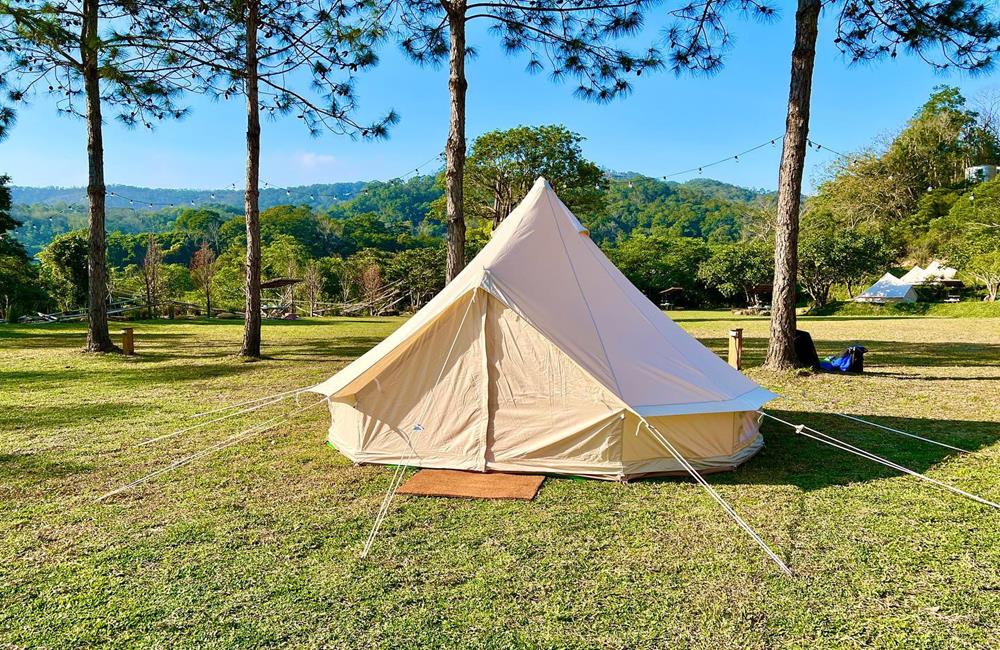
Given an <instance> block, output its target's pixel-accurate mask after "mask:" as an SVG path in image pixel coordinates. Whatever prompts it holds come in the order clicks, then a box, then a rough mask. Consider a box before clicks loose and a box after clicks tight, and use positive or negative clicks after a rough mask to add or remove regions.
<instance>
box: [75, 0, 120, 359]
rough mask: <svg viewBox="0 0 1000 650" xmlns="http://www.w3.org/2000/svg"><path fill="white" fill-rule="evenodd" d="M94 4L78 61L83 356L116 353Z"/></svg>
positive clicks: (87, 5)
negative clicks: (83, 131) (84, 234)
mask: <svg viewBox="0 0 1000 650" xmlns="http://www.w3.org/2000/svg"><path fill="white" fill-rule="evenodd" d="M97 26H98V0H85V2H84V3H83V25H82V28H81V30H80V60H81V62H82V63H83V87H84V93H85V94H86V96H87V204H88V221H89V224H88V226H89V227H88V239H87V285H88V286H87V347H86V348H84V350H85V351H86V352H114V351H116V350H118V348H117V347H116V346H115V344H114V343H112V342H111V335H110V334H109V333H108V260H107V250H106V249H107V244H106V241H105V233H104V216H105V197H106V192H107V190H106V189H105V187H104V134H103V131H102V129H103V125H102V118H101V78H100V72H99V70H98V67H97V66H98V60H97V49H96V45H95V43H96V39H97Z"/></svg>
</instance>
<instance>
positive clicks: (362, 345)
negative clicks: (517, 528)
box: [268, 336, 383, 361]
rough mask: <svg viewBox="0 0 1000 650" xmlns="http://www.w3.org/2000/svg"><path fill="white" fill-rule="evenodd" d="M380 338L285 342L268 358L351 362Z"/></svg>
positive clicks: (351, 337)
mask: <svg viewBox="0 0 1000 650" xmlns="http://www.w3.org/2000/svg"><path fill="white" fill-rule="evenodd" d="M382 339H383V337H380V336H337V337H334V338H329V339H303V340H302V341H296V342H295V344H294V345H290V344H289V343H288V342H285V343H284V344H283V345H281V346H280V347H278V348H275V349H273V350H270V351H269V354H268V358H269V359H273V360H275V361H287V360H296V361H302V360H315V361H338V360H348V361H353V360H354V359H356V358H357V357H360V356H361V355H362V354H364V353H365V352H367V351H368V350H370V349H372V348H373V347H375V346H376V345H378V344H379V343H380V342H381V341H382Z"/></svg>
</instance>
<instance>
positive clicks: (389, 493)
mask: <svg viewBox="0 0 1000 650" xmlns="http://www.w3.org/2000/svg"><path fill="white" fill-rule="evenodd" d="M470 293H471V295H470V296H469V304H468V305H466V306H465V312H463V313H462V320H461V321H460V322H459V324H458V329H457V330H455V336H454V337H452V339H451V346H449V348H448V354H446V355H445V357H444V361H442V362H441V370H439V371H438V375H437V379H435V380H434V383H433V384H432V385H433V386H437V385H438V384H440V383H441V378H442V377H444V371H445V370H446V369H447V368H448V361H449V360H450V359H451V354H452V352H454V351H455V345H456V344H457V343H458V337H459V336H460V335H461V334H462V328H463V326H464V325H465V320H466V318H468V316H469V311H470V310H471V309H472V305H473V304H474V303H475V302H476V291H475V290H474V291H472V292H470ZM435 397H437V395H436V393H430V400H427V401H425V402H424V408H423V410H422V411H421V414H420V418H419V419H418V420H417V421H416V422H415V423H414V425H413V430H414V431H423V430H424V425H423V421H424V419H426V417H427V414H428V413H429V412H430V408H431V405H432V404H433V403H434V400H435ZM400 435H402V436H403V440H404V441H405V442H406V445H407V448H408V451H407V454H408V455H407V457H406V458H404V459H403V462H402V463H400V464H399V465H397V466H396V471H395V472H393V475H392V480H391V481H390V482H389V488H388V489H387V490H386V491H385V496H384V497H383V498H382V504H381V505H380V506H379V509H378V512H376V514H375V521H374V522H373V523H372V528H371V530H370V531H369V532H368V539H367V540H366V541H365V546H364V548H363V549H362V550H361V558H362V559H364V558H366V557H368V553H369V552H371V550H372V546H374V544H375V539H376V538H377V537H378V533H379V530H381V528H382V522H383V521H385V518H386V515H388V514H389V508H390V507H391V506H392V500H393V498H395V496H396V491H397V490H399V486H400V485H402V484H403V477H404V476H405V475H406V464H407V463H408V462H410V461H411V460H413V458H414V457H416V456H417V452H416V449H414V448H413V443H412V442H411V441H410V437H409V436H407V435H405V434H403V433H402V432H400Z"/></svg>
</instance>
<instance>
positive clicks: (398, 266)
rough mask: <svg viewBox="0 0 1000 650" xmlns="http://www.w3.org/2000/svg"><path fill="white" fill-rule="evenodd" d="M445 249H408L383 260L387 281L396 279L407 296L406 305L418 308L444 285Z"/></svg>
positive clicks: (393, 281) (438, 247)
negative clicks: (384, 261)
mask: <svg viewBox="0 0 1000 650" xmlns="http://www.w3.org/2000/svg"><path fill="white" fill-rule="evenodd" d="M444 265H445V252H444V248H443V247H440V246H437V247H433V248H431V247H423V248H410V249H407V250H403V251H400V252H398V253H396V254H395V255H393V256H392V257H391V258H389V259H388V261H387V262H386V268H385V275H386V280H387V281H388V282H389V283H390V284H391V283H395V282H398V283H399V287H400V291H402V292H403V293H404V294H405V295H406V307H408V308H409V309H412V310H417V309H420V308H421V307H423V306H424V303H426V302H427V301H428V300H430V299H431V298H432V297H434V294H436V293H437V292H438V291H440V290H441V289H443V288H444Z"/></svg>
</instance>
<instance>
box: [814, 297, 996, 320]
mask: <svg viewBox="0 0 1000 650" xmlns="http://www.w3.org/2000/svg"><path fill="white" fill-rule="evenodd" d="M812 313H813V314H814V315H816V316H934V317H938V318H970V317H978V318H1000V302H984V301H973V300H964V301H962V302H954V303H945V302H901V303H890V304H885V305H875V304H864V303H857V302H849V301H845V302H831V303H830V304H828V305H825V306H824V307H821V308H819V309H816V310H814V311H813V312H812Z"/></svg>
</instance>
